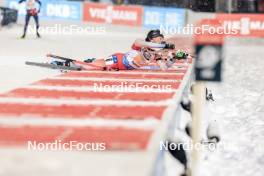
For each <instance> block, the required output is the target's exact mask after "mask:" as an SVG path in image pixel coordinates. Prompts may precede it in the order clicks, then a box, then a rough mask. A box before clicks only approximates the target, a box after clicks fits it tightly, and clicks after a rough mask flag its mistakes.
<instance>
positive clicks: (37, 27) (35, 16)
mask: <svg viewBox="0 0 264 176" xmlns="http://www.w3.org/2000/svg"><path fill="white" fill-rule="evenodd" d="M33 17H34V20H35V23H36V32H37V33H36V34H37V37H38V38H40V35H39V32H38V30H39V17H38V14H36V15H34V16H33Z"/></svg>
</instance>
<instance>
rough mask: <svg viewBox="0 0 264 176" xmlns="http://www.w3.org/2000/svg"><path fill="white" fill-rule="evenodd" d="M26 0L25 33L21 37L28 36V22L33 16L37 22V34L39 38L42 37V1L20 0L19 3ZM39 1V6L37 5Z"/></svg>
mask: <svg viewBox="0 0 264 176" xmlns="http://www.w3.org/2000/svg"><path fill="white" fill-rule="evenodd" d="M23 2H25V3H26V17H25V25H24V30H23V35H22V36H21V38H22V39H23V38H25V37H26V33H27V28H28V23H29V20H30V18H31V17H33V18H34V20H35V23H36V35H37V37H38V38H40V34H39V31H38V30H39V16H38V14H39V12H40V9H41V2H40V0H19V4H21V3H23ZM37 3H38V5H39V6H38V7H37Z"/></svg>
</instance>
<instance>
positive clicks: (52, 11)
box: [47, 4, 71, 18]
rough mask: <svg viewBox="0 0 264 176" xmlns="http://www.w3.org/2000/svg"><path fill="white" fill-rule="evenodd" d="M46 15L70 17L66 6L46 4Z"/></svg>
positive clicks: (68, 8)
mask: <svg viewBox="0 0 264 176" xmlns="http://www.w3.org/2000/svg"><path fill="white" fill-rule="evenodd" d="M47 15H48V16H57V17H62V18H67V17H70V15H71V12H70V7H69V6H68V5H58V4H55V5H54V4H47Z"/></svg>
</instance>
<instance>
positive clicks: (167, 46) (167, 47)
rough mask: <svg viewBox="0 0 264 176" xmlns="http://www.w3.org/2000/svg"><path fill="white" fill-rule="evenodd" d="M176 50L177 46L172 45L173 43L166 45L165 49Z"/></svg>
mask: <svg viewBox="0 0 264 176" xmlns="http://www.w3.org/2000/svg"><path fill="white" fill-rule="evenodd" d="M174 48H175V45H174V44H172V43H165V47H164V49H174Z"/></svg>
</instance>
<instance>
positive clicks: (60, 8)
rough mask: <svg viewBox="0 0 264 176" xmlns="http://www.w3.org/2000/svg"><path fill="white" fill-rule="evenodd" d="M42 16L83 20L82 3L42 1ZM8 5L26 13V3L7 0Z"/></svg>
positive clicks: (21, 13) (22, 13) (21, 12)
mask: <svg viewBox="0 0 264 176" xmlns="http://www.w3.org/2000/svg"><path fill="white" fill-rule="evenodd" d="M41 2H42V7H41V11H40V13H39V16H40V17H43V18H48V19H50V18H51V19H70V20H82V3H80V2H70V1H57V0H46V1H41ZM6 6H7V7H10V8H14V9H17V10H18V14H19V15H25V14H26V4H25V3H21V4H18V0H7V1H6Z"/></svg>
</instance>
